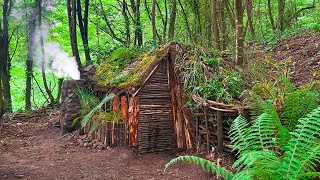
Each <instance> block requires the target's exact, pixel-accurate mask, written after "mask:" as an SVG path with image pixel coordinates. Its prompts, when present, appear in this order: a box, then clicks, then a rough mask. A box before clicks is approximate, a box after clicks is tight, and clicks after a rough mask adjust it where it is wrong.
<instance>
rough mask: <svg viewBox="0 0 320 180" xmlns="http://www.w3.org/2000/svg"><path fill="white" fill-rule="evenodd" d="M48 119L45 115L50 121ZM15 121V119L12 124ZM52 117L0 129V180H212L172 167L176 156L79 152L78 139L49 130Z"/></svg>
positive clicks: (187, 166)
mask: <svg viewBox="0 0 320 180" xmlns="http://www.w3.org/2000/svg"><path fill="white" fill-rule="evenodd" d="M50 114H51V115H50ZM15 119H16V118H15ZM57 119H58V112H51V113H48V115H45V116H43V117H41V118H33V119H29V120H27V121H20V120H18V121H16V120H12V119H11V120H8V121H5V122H4V123H3V124H2V125H1V126H0V179H32V180H34V179H59V180H63V179H68V180H69V179H104V180H105V179H117V180H118V179H119V180H122V179H123V180H127V179H132V180H134V179H143V180H156V179H159V180H160V179H164V180H165V179H168V180H169V179H214V178H215V176H212V175H211V176H210V175H208V174H207V173H206V172H204V171H203V170H202V169H201V168H200V167H198V166H196V165H191V164H186V163H178V164H175V165H172V167H170V168H169V169H168V170H167V171H166V172H164V171H163V170H164V165H165V164H166V163H167V162H168V161H170V160H171V159H173V158H174V157H176V155H177V154H168V153H159V154H156V153H149V154H142V155H139V154H136V153H134V152H133V150H131V149H130V148H107V149H105V150H97V149H93V148H88V147H80V146H79V145H78V144H79V143H77V139H78V138H79V136H77V135H75V133H73V134H67V135H61V131H60V129H59V128H55V127H53V126H52V122H54V121H56V120H57Z"/></svg>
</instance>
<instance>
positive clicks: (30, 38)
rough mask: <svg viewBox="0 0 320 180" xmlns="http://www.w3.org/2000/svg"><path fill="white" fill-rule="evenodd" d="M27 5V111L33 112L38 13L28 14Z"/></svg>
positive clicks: (34, 11)
mask: <svg viewBox="0 0 320 180" xmlns="http://www.w3.org/2000/svg"><path fill="white" fill-rule="evenodd" d="M24 4H25V13H26V19H27V21H28V22H27V25H26V31H27V43H28V59H27V61H26V107H25V108H26V110H31V90H32V74H33V60H34V52H35V47H34V43H35V42H34V38H35V37H34V34H35V27H36V14H37V11H36V10H35V9H33V11H32V14H31V16H28V13H27V4H26V0H24Z"/></svg>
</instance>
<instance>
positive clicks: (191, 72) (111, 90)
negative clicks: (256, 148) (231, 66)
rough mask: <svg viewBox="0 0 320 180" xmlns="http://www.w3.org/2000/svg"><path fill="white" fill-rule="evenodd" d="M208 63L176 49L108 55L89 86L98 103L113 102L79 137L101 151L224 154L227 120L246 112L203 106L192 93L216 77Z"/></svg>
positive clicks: (192, 51) (197, 51)
mask: <svg viewBox="0 0 320 180" xmlns="http://www.w3.org/2000/svg"><path fill="white" fill-rule="evenodd" d="M199 57H200V59H199ZM209 57H211V55H210V53H208V52H207V51H205V50H203V49H201V48H198V47H192V46H185V45H180V44H176V43H169V44H167V45H165V46H161V47H158V48H156V49H154V50H152V51H148V52H139V51H135V50H132V49H119V50H116V51H114V52H113V53H112V54H111V55H110V56H109V57H108V58H107V59H106V60H105V62H103V63H102V64H101V65H100V66H99V67H98V68H97V70H95V76H94V78H92V79H94V80H92V81H93V83H91V84H92V89H93V91H94V96H95V97H98V99H99V100H100V101H102V102H103V100H104V99H105V98H106V97H109V95H110V94H113V95H114V96H113V97H112V99H111V100H110V101H106V102H103V103H104V104H103V105H102V106H101V109H100V110H99V111H98V112H96V113H95V114H94V116H92V117H91V118H90V120H89V121H86V123H85V124H82V126H83V127H84V131H85V133H86V134H92V135H93V136H94V138H95V139H96V140H98V141H100V142H101V143H103V145H104V146H111V147H114V146H130V147H133V148H134V149H137V150H138V151H139V152H140V153H147V152H159V151H167V150H174V149H176V148H179V149H180V148H181V149H192V148H197V149H198V150H199V149H201V147H202V150H203V149H205V150H206V151H207V152H209V151H211V149H212V147H217V148H215V149H218V150H219V151H220V152H222V151H224V150H225V151H228V148H227V145H228V142H229V141H230V137H228V130H229V124H228V122H229V119H231V120H232V119H233V117H235V116H237V115H238V113H239V112H242V110H245V109H246V108H247V107H243V106H234V105H226V104H223V103H218V102H215V101H210V100H206V99H205V97H204V98H202V97H201V92H200V93H199V92H198V91H195V87H198V86H201V83H203V82H205V81H209V80H210V79H211V78H212V77H214V76H215V75H217V74H219V71H217V69H218V68H213V66H212V65H211V66H210V65H208V64H209V63H212V62H211V60H212V59H209ZM208 60H210V61H208ZM214 63H215V62H214ZM215 66H216V67H220V66H218V65H216V64H215ZM91 74H92V73H91ZM66 97H68V96H66ZM63 102H65V101H63ZM191 102H192V103H191ZM190 103H191V104H196V105H197V106H198V108H195V107H194V106H192V105H190ZM199 107H201V108H199ZM82 122H83V121H82ZM203 147H204V148H203Z"/></svg>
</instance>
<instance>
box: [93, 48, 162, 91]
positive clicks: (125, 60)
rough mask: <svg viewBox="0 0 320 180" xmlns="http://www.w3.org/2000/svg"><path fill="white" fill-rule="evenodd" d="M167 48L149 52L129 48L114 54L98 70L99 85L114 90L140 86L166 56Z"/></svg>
mask: <svg viewBox="0 0 320 180" xmlns="http://www.w3.org/2000/svg"><path fill="white" fill-rule="evenodd" d="M167 47H168V46H162V47H158V48H156V49H154V50H152V51H148V52H141V51H137V50H136V49H129V48H125V49H119V50H117V51H115V52H113V53H112V54H111V55H110V56H109V57H108V58H107V59H105V61H104V62H103V63H102V64H101V65H100V66H99V67H98V68H97V71H96V75H97V78H98V81H97V85H98V86H100V87H114V88H125V87H131V86H139V85H140V84H141V83H142V82H143V80H144V79H145V77H147V76H148V75H149V73H150V72H151V71H152V69H153V68H154V67H155V66H156V65H157V64H158V63H159V62H160V61H161V60H163V58H164V57H165V56H166V54H167Z"/></svg>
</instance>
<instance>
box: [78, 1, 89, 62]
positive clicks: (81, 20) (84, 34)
mask: <svg viewBox="0 0 320 180" xmlns="http://www.w3.org/2000/svg"><path fill="white" fill-rule="evenodd" d="M77 15H78V26H79V29H80V34H81V39H82V43H83V48H84V54H85V56H86V64H87V65H88V64H92V60H91V57H90V48H89V40H88V19H89V0H84V14H83V17H82V8H81V1H80V0H77Z"/></svg>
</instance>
